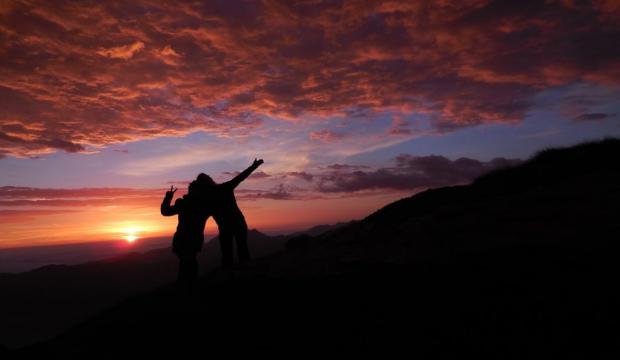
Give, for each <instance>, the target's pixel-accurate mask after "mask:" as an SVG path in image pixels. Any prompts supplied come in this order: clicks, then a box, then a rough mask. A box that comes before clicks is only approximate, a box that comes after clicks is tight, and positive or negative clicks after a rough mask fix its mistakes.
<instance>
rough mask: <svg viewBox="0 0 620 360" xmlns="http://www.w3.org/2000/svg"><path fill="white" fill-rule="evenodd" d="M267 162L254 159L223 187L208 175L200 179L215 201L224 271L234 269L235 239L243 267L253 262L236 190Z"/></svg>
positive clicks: (199, 176)
mask: <svg viewBox="0 0 620 360" xmlns="http://www.w3.org/2000/svg"><path fill="white" fill-rule="evenodd" d="M262 163H263V160H262V159H260V160H257V159H254V162H253V163H252V165H250V167H248V168H247V169H245V170H243V171H242V172H241V173H240V174H239V175H237V176H235V177H234V178H233V179H232V180H229V181H227V182H225V183H222V184H216V183H215V182H214V181H213V179H211V177H210V176H209V175H207V174H204V173H201V174H199V175H198V177H197V178H196V181H197V182H198V183H200V186H204V187H205V188H208V189H210V191H209V199H212V201H213V207H212V209H213V218H214V219H215V222H216V223H217V227H218V230H219V239H220V248H221V249H222V267H223V268H227V269H229V268H231V267H232V266H233V263H234V260H233V239H234V240H235V242H236V245H237V256H238V257H239V263H240V264H246V263H247V262H249V261H250V251H249V249H248V225H247V223H246V222H245V217H244V216H243V213H242V212H241V210H240V209H239V206H237V200H236V199H235V193H234V190H235V188H236V187H237V186H238V185H239V184H240V183H241V182H242V181H243V180H245V179H246V178H247V177H248V176H250V174H251V173H252V172H253V171H254V170H256V169H257V168H258V167H259V166H260V165H261V164H262Z"/></svg>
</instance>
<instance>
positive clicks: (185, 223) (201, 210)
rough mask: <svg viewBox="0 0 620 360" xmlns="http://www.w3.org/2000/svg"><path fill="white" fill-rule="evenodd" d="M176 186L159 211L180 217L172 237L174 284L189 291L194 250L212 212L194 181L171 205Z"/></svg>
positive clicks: (201, 240)
mask: <svg viewBox="0 0 620 360" xmlns="http://www.w3.org/2000/svg"><path fill="white" fill-rule="evenodd" d="M177 190H178V189H175V188H174V187H173V186H170V190H169V191H166V195H165V196H164V200H163V202H162V203H161V214H162V215H164V216H172V215H178V216H179V223H178V225H177V230H176V232H175V233H174V237H173V239H172V251H173V252H174V253H175V254H176V255H177V257H178V258H179V273H178V277H177V284H178V286H179V287H180V288H181V289H185V290H186V291H187V292H188V293H190V294H191V292H192V289H193V284H194V280H195V279H196V276H197V275H198V262H197V261H196V255H197V253H198V252H199V251H200V250H201V249H202V244H203V243H204V228H205V224H206V222H207V219H208V218H209V216H210V215H211V213H210V211H209V209H208V206H207V205H208V203H207V201H206V198H205V192H204V191H203V190H202V189H201V188H200V187H199V186H198V184H197V183H196V182H195V181H192V182H191V183H190V184H189V187H188V191H187V194H186V195H184V196H183V197H182V198H179V199H177V200H176V201H175V202H174V205H172V206H171V205H170V203H171V201H172V197H173V196H174V193H175V192H176V191H177Z"/></svg>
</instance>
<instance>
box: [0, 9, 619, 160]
mask: <svg viewBox="0 0 620 360" xmlns="http://www.w3.org/2000/svg"><path fill="white" fill-rule="evenodd" d="M0 18H1V19H0V39H1V40H2V41H0V56H1V57H2V59H3V60H2V62H3V63H2V69H3V73H2V80H0V126H2V129H0V157H2V156H5V155H13V156H37V155H39V154H45V153H49V152H53V151H58V150H63V151H70V152H84V151H89V149H90V147H93V146H95V147H96V146H106V145H109V144H115V143H122V142H127V141H132V140H139V139H147V138H154V137H159V136H181V135H184V134H187V133H189V132H192V131H197V130H203V131H207V132H210V133H212V134H216V135H218V136H236V135H245V134H248V133H249V132H250V131H251V130H252V129H255V128H256V127H259V126H262V125H263V123H262V122H261V120H260V119H261V118H262V117H263V116H277V117H279V118H283V119H289V120H292V121H295V120H297V119H298V118H299V117H301V116H304V115H312V116H314V117H316V118H321V117H331V116H347V117H350V118H352V119H356V118H357V117H360V116H361V117H372V116H374V115H376V114H378V113H382V112H385V111H391V112H394V111H396V112H405V113H412V112H420V113H425V114H428V115H430V117H431V119H432V121H433V124H434V126H435V127H436V128H438V129H441V130H443V131H450V130H452V129H455V128H459V127H463V126H475V125H478V124H483V123H501V122H508V123H515V122H518V121H520V120H522V119H523V118H524V117H525V116H526V115H527V113H528V112H529V111H530V110H531V109H532V108H533V107H534V106H536V104H535V102H534V101H533V97H534V96H535V95H536V94H538V93H540V92H541V91H544V90H547V89H550V88H553V87H557V86H562V85H567V84H573V83H575V82H587V83H591V84H595V85H597V86H616V85H618V84H619V83H620V52H618V50H617V47H614V46H610V45H609V44H613V43H615V42H617V40H618V39H619V38H620V25H619V24H620V21H618V19H620V17H619V16H618V8H617V6H616V5H615V2H613V1H598V0H597V1H585V2H575V1H560V2H543V1H531V2H530V1H527V2H525V3H522V2H519V3H518V4H517V3H516V2H508V1H506V2H501V1H487V0H472V1H466V2H458V3H455V2H402V1H385V2H360V1H343V2H322V1H317V2H289V1H276V2H269V3H263V2H244V1H241V0H239V1H236V0H231V1H225V2H205V3H202V2H198V3H178V4H177V3H175V4H172V3H164V2H151V1H137V2H126V3H121V4H111V3H108V2H99V3H88V4H86V3H74V2H65V1H53V2H45V3H38V4H37V5H36V6H35V5H33V4H30V3H27V2H14V3H12V4H11V6H6V7H3V8H2V11H1V12H0ZM584 113H594V111H586V112H584ZM4 125H10V126H9V127H8V128H7V127H6V126H4ZM409 131H410V128H408V127H406V126H396V127H394V128H393V129H392V130H390V132H391V133H392V134H395V135H398V134H401V135H402V134H406V133H407V132H409ZM338 136H339V135H338V134H336V133H330V132H328V130H325V131H323V132H316V133H315V134H314V135H311V137H312V138H313V139H315V140H319V141H334V140H338V138H339V137H338Z"/></svg>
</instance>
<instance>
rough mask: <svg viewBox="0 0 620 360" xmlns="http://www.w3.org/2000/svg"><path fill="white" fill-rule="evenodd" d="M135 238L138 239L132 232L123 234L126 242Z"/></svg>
mask: <svg viewBox="0 0 620 360" xmlns="http://www.w3.org/2000/svg"><path fill="white" fill-rule="evenodd" d="M136 239H138V237H137V236H136V235H133V234H130V235H127V236H125V240H127V242H130V243H132V242H134V241H136Z"/></svg>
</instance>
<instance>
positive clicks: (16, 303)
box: [0, 224, 340, 347]
mask: <svg viewBox="0 0 620 360" xmlns="http://www.w3.org/2000/svg"><path fill="white" fill-rule="evenodd" d="M338 226H340V225H339V224H336V225H335V227H338ZM330 228H331V226H330V225H321V226H319V227H314V228H311V229H309V230H308V231H309V232H310V233H312V234H317V233H321V231H328V230H329V229H330ZM302 233H303V232H302ZM297 234H299V233H296V235H297ZM289 238H290V236H288V235H278V236H268V235H265V234H263V233H261V232H259V231H257V230H250V231H249V233H248V240H249V246H250V250H251V253H252V255H253V256H254V257H261V256H264V255H266V254H269V253H272V252H274V251H278V250H282V249H283V248H284V244H285V242H286V240H287V239H289ZM169 243H170V239H169V238H161V239H152V240H151V243H149V244H147V245H145V246H142V247H134V250H135V251H133V252H130V253H125V254H119V251H118V250H115V249H117V247H118V246H117V245H115V244H114V243H113V242H101V243H91V244H74V245H60V246H43V247H36V248H25V249H14V250H12V251H13V252H16V251H21V252H22V253H23V254H22V255H23V256H21V257H20V259H24V261H25V260H27V261H28V262H29V263H32V262H36V261H37V259H38V258H40V259H41V260H40V261H49V260H50V259H57V261H59V262H62V261H66V262H68V263H69V264H72V265H64V264H63V265H46V266H42V267H39V268H37V269H34V270H31V271H27V272H23V273H18V274H12V273H11V274H9V273H0V289H2V296H0V319H2V322H1V324H0V343H2V344H4V345H5V346H10V347H18V346H23V345H26V344H29V343H34V342H37V341H41V340H45V339H48V338H50V337H51V336H54V335H57V334H59V333H60V332H62V331H64V330H66V329H68V328H69V327H70V326H72V325H74V324H76V323H77V322H79V321H82V320H84V319H86V318H87V317H88V316H92V315H94V314H96V313H97V312H99V311H101V310H103V309H105V308H106V307H109V306H111V305H113V304H115V303H117V302H118V301H121V300H123V299H125V298H126V297H128V296H133V295H136V294H139V293H141V292H145V291H150V290H153V289H155V288H157V287H158V286H162V285H164V284H167V283H170V282H172V281H174V280H175V279H176V274H177V267H178V259H177V258H176V256H175V255H174V254H173V253H172V252H171V250H170V244H169ZM164 244H166V245H164ZM162 246H165V247H162ZM152 247H157V248H156V249H152ZM150 248H151V249H150ZM149 249H150V250H149ZM122 251H124V252H126V251H127V250H122ZM84 252H99V253H98V257H100V258H103V259H101V260H97V261H89V262H86V263H80V262H79V257H80V256H83V255H82V254H83V253H84ZM198 258H199V262H200V271H201V273H205V272H208V271H211V270H213V269H214V268H215V267H216V266H217V265H218V264H219V261H220V248H219V242H218V241H217V237H215V238H213V239H211V240H210V241H208V242H206V243H205V246H204V249H203V251H202V252H201V253H199V257H198ZM82 262H83V261H82ZM76 263H77V264H76Z"/></svg>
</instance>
